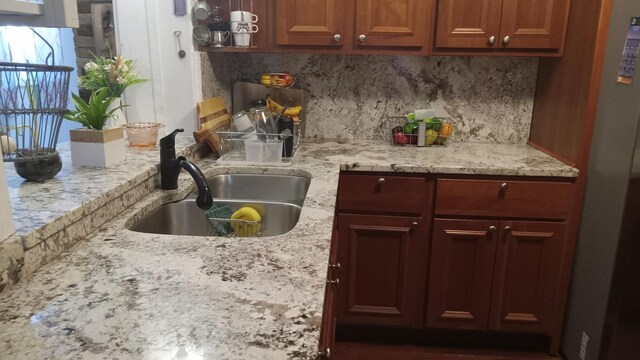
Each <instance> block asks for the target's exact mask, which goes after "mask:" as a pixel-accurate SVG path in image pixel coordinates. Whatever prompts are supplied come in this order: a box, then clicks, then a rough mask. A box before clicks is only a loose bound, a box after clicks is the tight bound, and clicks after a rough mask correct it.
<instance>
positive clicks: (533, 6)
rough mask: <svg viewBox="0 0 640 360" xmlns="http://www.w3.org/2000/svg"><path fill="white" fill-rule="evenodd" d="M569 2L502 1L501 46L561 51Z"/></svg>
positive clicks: (545, 0) (555, 0) (544, 0)
mask: <svg viewBox="0 0 640 360" xmlns="http://www.w3.org/2000/svg"><path fill="white" fill-rule="evenodd" d="M569 6H570V0H503V3H502V22H501V26H500V46H501V47H504V48H510V49H511V48H512V49H560V48H561V47H562V44H563V41H564V37H565V32H566V28H567V19H568V16H569Z"/></svg>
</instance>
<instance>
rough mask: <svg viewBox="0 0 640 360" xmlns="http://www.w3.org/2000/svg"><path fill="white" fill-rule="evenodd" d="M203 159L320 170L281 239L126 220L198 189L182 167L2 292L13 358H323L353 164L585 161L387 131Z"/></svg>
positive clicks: (209, 167)
mask: <svg viewBox="0 0 640 360" xmlns="http://www.w3.org/2000/svg"><path fill="white" fill-rule="evenodd" d="M198 165H199V166H200V167H201V169H203V171H204V172H205V174H206V175H207V176H211V175H214V174H221V173H237V172H246V173H256V172H258V173H265V174H292V175H300V176H307V177H310V178H311V179H312V180H311V184H310V187H309V191H308V193H307V198H306V200H305V203H304V206H303V208H302V213H301V216H300V220H299V222H298V224H297V226H296V227H295V228H294V229H293V230H292V231H290V232H289V233H287V234H284V235H279V236H274V237H268V238H220V237H189V236H166V235H152V234H141V233H135V232H131V231H129V230H125V227H126V226H127V225H128V224H129V223H131V222H132V221H134V220H135V219H137V218H139V217H140V216H142V215H143V214H145V213H146V212H148V211H149V210H150V209H152V208H154V207H156V206H158V205H159V204H161V203H164V202H168V201H174V200H177V199H180V198H184V197H185V196H187V195H188V194H189V193H190V192H191V191H192V189H193V188H194V185H193V184H192V181H191V180H190V179H189V178H188V175H187V174H185V173H184V172H183V174H182V175H181V178H180V186H179V189H178V190H174V191H160V190H155V191H153V192H152V193H151V194H149V195H148V196H146V197H145V198H143V199H142V200H141V201H138V202H137V203H136V204H135V205H133V206H132V207H130V208H129V209H127V210H126V211H125V212H124V213H122V214H120V215H118V216H117V217H116V218H115V219H113V220H112V221H110V222H109V223H108V224H106V225H105V226H103V227H101V228H100V229H99V230H97V231H96V232H94V233H92V234H91V235H90V236H88V237H87V238H86V239H85V240H83V241H80V242H79V243H78V244H76V245H75V246H74V247H73V248H72V249H70V250H69V251H67V252H65V253H63V254H62V255H61V256H60V257H59V258H58V259H56V260H55V261H52V262H50V263H49V264H47V265H45V266H43V267H42V268H41V269H40V270H38V271H37V272H36V273H35V274H34V275H33V276H32V277H30V278H28V279H26V280H23V281H21V282H20V283H18V284H17V285H15V286H14V287H13V288H12V289H10V290H9V291H6V292H5V293H3V294H0V326H1V327H2V329H3V330H2V332H0V357H2V358H4V357H6V358H13V359H32V358H35V359H37V358H50V359H113V358H117V359H123V358H131V359H164V358H167V359H173V358H176V359H187V358H188V359H207V358H215V359H253V358H255V359H287V358H295V359H308V358H312V357H314V354H315V352H316V348H317V344H318V334H319V324H320V319H321V313H322V302H323V295H324V278H325V276H326V263H327V257H328V251H329V242H330V237H331V227H332V221H333V214H334V204H335V196H336V190H337V183H338V174H339V171H340V170H341V169H342V170H355V171H358V170H361V171H395V172H415V173H429V172H431V173H447V174H453V173H456V174H487V175H505V176H506V175H518V176H558V177H575V176H577V170H575V169H573V168H571V167H568V166H566V165H563V164H562V163H560V162H558V161H556V160H554V159H552V158H550V157H548V156H546V155H544V154H542V153H541V152H539V151H536V150H534V149H532V148H530V147H528V146H526V145H495V144H451V145H450V146H447V147H444V148H425V149H416V148H415V147H404V148H400V147H392V146H390V145H388V144H384V143H382V142H376V141H357V142H352V143H348V144H338V143H335V142H329V141H325V142H321V141H306V142H304V143H303V146H302V147H301V149H300V151H299V153H298V154H297V155H296V157H295V159H294V162H293V164H292V165H291V166H289V167H280V168H260V167H229V166H221V165H219V164H216V163H215V161H213V160H210V159H202V160H200V161H199V162H198ZM132 176H135V175H132ZM32 205H33V204H32Z"/></svg>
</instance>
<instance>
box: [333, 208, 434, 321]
mask: <svg viewBox="0 0 640 360" xmlns="http://www.w3.org/2000/svg"><path fill="white" fill-rule="evenodd" d="M414 222H415V223H416V224H415V225H414ZM420 222H421V220H419V219H410V218H400V217H397V218H396V217H384V216H359V215H339V216H338V228H339V238H340V240H339V245H338V259H339V262H340V264H341V267H340V276H339V279H340V284H339V285H338V287H337V289H338V301H339V304H338V311H337V321H338V322H343V323H355V324H377V325H397V326H420V325H421V324H422V321H421V319H422V304H423V303H424V280H425V276H424V273H425V270H426V269H425V267H424V264H425V262H424V261H423V260H424V259H426V258H427V254H426V249H427V246H426V244H427V236H426V224H420ZM421 259H422V261H420V260H421Z"/></svg>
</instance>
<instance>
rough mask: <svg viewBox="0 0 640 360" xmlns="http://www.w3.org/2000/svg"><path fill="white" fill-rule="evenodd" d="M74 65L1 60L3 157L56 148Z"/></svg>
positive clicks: (23, 156) (17, 157)
mask: <svg viewBox="0 0 640 360" xmlns="http://www.w3.org/2000/svg"><path fill="white" fill-rule="evenodd" d="M72 71H73V68H72V67H68V66H53V65H42V64H21V63H7V62H0V133H2V134H1V135H5V136H2V137H0V145H2V148H3V150H8V151H6V152H3V159H4V161H17V160H21V159H27V158H32V159H39V158H43V157H47V156H49V155H50V154H51V153H53V152H55V151H56V144H57V142H58V134H59V132H60V126H61V125H62V121H63V115H64V113H65V111H67V110H66V108H67V97H68V91H69V78H70V75H71V72H72Z"/></svg>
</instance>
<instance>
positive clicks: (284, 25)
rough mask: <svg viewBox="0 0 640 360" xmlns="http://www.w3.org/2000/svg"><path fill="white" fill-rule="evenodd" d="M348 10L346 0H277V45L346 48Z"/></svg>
mask: <svg viewBox="0 0 640 360" xmlns="http://www.w3.org/2000/svg"><path fill="white" fill-rule="evenodd" d="M345 10H346V2H345V1H343V0H305V1H299V0H276V14H277V17H276V43H277V45H314V46H343V45H344V39H345V36H346V34H345V30H346V26H345V25H346V23H345ZM336 35H337V36H339V37H340V39H338V40H337V37H336Z"/></svg>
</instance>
